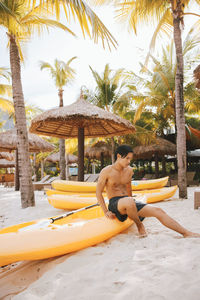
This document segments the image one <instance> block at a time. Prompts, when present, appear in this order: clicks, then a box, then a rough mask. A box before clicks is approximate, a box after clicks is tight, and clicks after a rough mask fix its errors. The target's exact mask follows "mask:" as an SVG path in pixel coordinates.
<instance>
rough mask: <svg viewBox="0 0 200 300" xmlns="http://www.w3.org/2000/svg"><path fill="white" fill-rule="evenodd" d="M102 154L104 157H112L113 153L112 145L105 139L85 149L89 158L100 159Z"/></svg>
mask: <svg viewBox="0 0 200 300" xmlns="http://www.w3.org/2000/svg"><path fill="white" fill-rule="evenodd" d="M102 154H103V156H104V157H111V155H112V148H111V146H110V145H109V144H107V143H106V142H104V141H99V142H97V143H95V144H94V145H93V146H90V147H87V148H86V149H85V156H86V157H89V158H96V159H100V158H101V155H102Z"/></svg>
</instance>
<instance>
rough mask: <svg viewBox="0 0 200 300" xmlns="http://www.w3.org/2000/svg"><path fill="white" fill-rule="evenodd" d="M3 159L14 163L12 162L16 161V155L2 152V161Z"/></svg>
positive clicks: (0, 154) (0, 157)
mask: <svg viewBox="0 0 200 300" xmlns="http://www.w3.org/2000/svg"><path fill="white" fill-rule="evenodd" d="M2 158H4V159H6V160H9V161H12V160H14V155H13V154H12V153H9V152H0V159H2Z"/></svg>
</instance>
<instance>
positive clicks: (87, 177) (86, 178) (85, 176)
mask: <svg viewBox="0 0 200 300" xmlns="http://www.w3.org/2000/svg"><path fill="white" fill-rule="evenodd" d="M91 175H92V174H84V181H88V179H89V177H90V176H91Z"/></svg>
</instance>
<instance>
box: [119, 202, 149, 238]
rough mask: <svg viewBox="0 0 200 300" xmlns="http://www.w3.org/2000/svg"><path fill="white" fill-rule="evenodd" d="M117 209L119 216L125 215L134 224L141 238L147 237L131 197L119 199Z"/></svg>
mask: <svg viewBox="0 0 200 300" xmlns="http://www.w3.org/2000/svg"><path fill="white" fill-rule="evenodd" d="M117 209H118V211H119V212H120V214H122V215H125V214H127V215H128V217H129V218H130V219H132V220H133V221H134V222H135V224H136V226H137V229H138V232H139V234H140V236H141V237H145V236H147V233H146V230H145V228H144V225H143V223H142V222H141V221H140V219H139V216H138V211H137V208H136V204H135V201H134V200H133V198H132V197H124V198H122V199H120V200H119V201H118V206H117Z"/></svg>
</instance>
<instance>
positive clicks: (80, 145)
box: [78, 128, 84, 181]
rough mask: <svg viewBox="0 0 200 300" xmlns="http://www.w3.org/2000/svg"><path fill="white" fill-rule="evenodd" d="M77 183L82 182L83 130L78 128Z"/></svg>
mask: <svg viewBox="0 0 200 300" xmlns="http://www.w3.org/2000/svg"><path fill="white" fill-rule="evenodd" d="M78 181H84V128H78Z"/></svg>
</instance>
